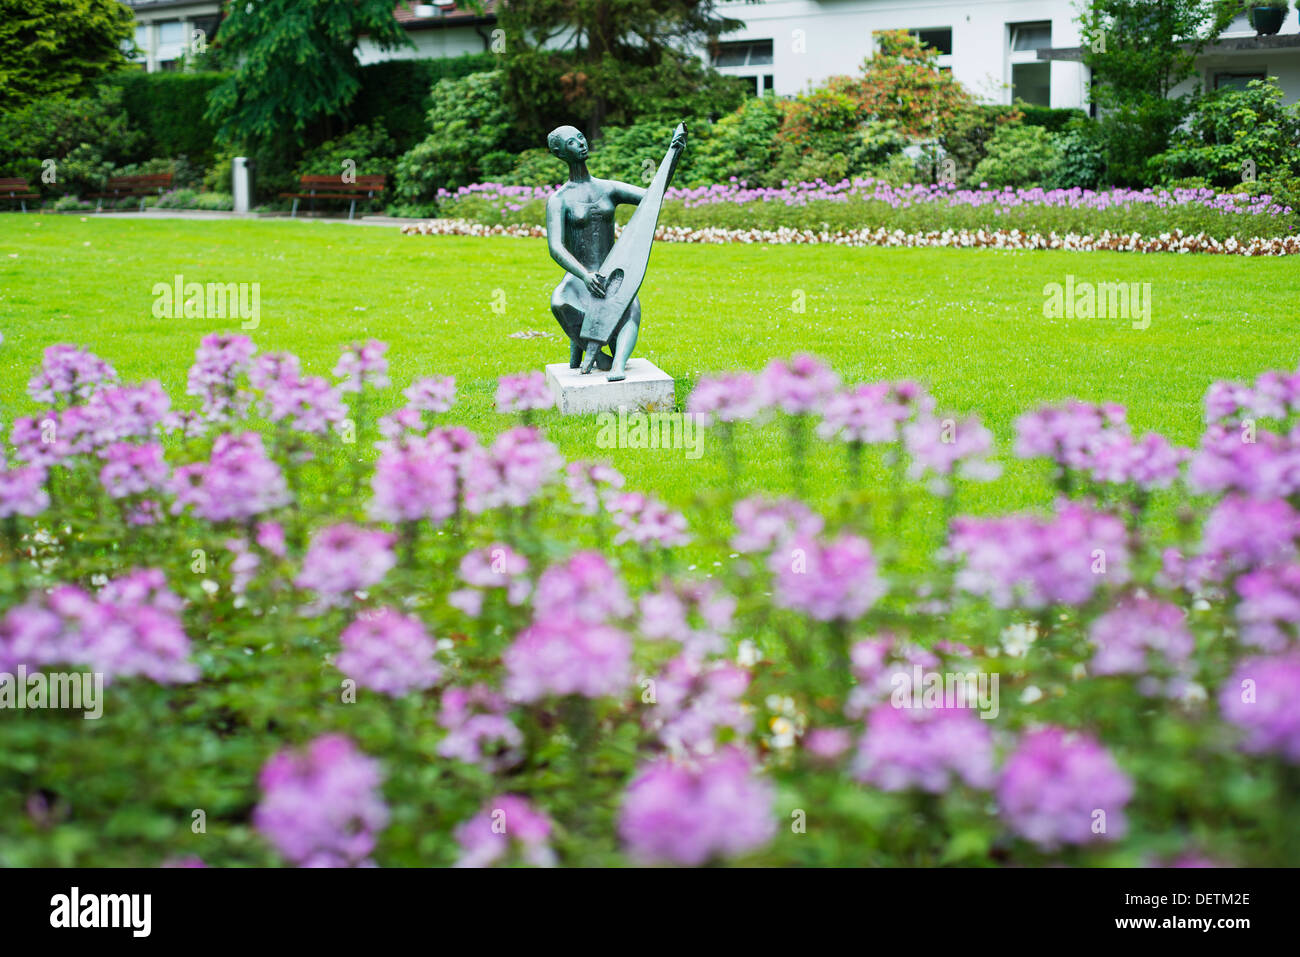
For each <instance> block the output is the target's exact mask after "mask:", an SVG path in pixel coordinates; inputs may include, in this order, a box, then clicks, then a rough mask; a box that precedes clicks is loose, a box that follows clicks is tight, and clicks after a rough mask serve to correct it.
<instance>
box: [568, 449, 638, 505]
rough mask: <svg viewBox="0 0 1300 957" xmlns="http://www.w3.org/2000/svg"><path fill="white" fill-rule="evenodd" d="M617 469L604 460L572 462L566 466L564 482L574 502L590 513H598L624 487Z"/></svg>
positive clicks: (622, 479)
mask: <svg viewBox="0 0 1300 957" xmlns="http://www.w3.org/2000/svg"><path fill="white" fill-rule="evenodd" d="M623 483H624V478H623V475H622V473H620V472H619V471H618V470H617V469H614V468H611V467H610V466H608V465H605V464H604V463H602V462H570V463H569V464H568V465H566V466H565V468H564V484H565V485H566V486H567V487H568V489H569V497H570V498H572V499H573V503H574V504H575V505H577V506H578V508H579V509H581V510H582V511H583V512H585V513H586V514H588V515H595V514H597V513H598V512H599V511H600V510H601V508H602V507H603V504H602V503H603V502H604V501H605V500H606V499H608V497H609V496H610V495H611V494H613V493H615V492H617V491H618V490H619V489H621V488H622V487H623Z"/></svg>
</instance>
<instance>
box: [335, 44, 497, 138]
mask: <svg viewBox="0 0 1300 957" xmlns="http://www.w3.org/2000/svg"><path fill="white" fill-rule="evenodd" d="M497 66H498V63H497V58H496V57H495V56H494V55H493V54H491V53H466V54H465V55H463V56H458V57H441V58H437V59H428V60H385V61H383V62H381V63H371V64H368V65H366V66H363V67H362V68H361V90H360V92H359V93H358V94H357V96H356V99H354V100H353V101H352V106H351V113H352V123H353V125H360V124H362V123H368V124H371V125H375V124H376V123H379V124H380V125H382V126H383V128H384V129H385V130H387V132H388V135H389V136H391V137H392V138H393V139H394V140H396V141H397V147H398V149H399V150H400V151H401V152H403V153H405V152H406V151H407V150H409V149H410V148H411V147H412V146H414V145H415V144H416V143H418V142H420V140H422V139H423V138H424V137H425V136H426V135H428V132H429V131H428V129H426V128H425V123H426V121H427V120H428V114H429V107H430V106H431V105H432V101H431V100H430V97H429V94H430V91H432V89H433V85H434V84H435V83H437V82H438V81H439V80H441V79H444V78H452V79H454V78H456V77H462V76H468V75H469V74H471V73H482V72H485V71H487V70H494V69H496V68H497ZM381 121H382V122H381Z"/></svg>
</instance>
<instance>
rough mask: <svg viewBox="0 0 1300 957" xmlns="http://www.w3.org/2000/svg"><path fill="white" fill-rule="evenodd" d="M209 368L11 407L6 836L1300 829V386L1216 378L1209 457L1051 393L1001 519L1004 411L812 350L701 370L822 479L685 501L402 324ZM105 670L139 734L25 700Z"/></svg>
mask: <svg viewBox="0 0 1300 957" xmlns="http://www.w3.org/2000/svg"><path fill="white" fill-rule="evenodd" d="M188 384H189V388H188V392H189V397H190V399H192V400H193V403H191V404H192V405H193V406H195V408H191V409H184V410H182V409H177V408H174V407H173V405H172V401H171V398H170V397H169V396H168V395H167V394H166V393H165V392H164V391H163V390H162V389H161V387H159V386H158V384H157V383H145V384H142V385H132V384H123V383H120V382H119V381H118V377H117V374H116V372H115V371H114V369H113V367H112V366H111V365H109V364H108V363H107V362H105V361H104V360H102V359H100V358H98V357H96V356H94V355H92V354H90V353H89V352H87V351H86V350H84V349H80V348H77V347H74V346H53V347H51V348H50V349H49V350H47V351H46V353H45V357H44V360H43V362H42V364H41V366H40V368H39V369H37V370H36V371H35V373H34V375H33V377H32V380H31V385H30V397H31V399H32V401H33V402H35V403H36V404H37V405H38V406H39V407H40V408H39V410H38V411H37V412H36V413H35V414H34V415H29V416H25V417H20V418H18V419H16V420H15V421H13V422H12V423H11V428H10V431H9V441H8V443H7V445H6V447H5V449H4V460H3V466H2V467H0V529H2V530H3V543H4V553H3V556H2V557H3V562H0V569H2V570H0V576H2V577H0V672H3V673H5V675H7V676H10V677H9V678H8V679H4V678H0V705H3V707H0V821H3V824H0V864H5V865H32V864H53V865H59V864H73V863H77V864H92V865H113V864H116V865H121V864H137V865H140V864H143V865H159V864H167V865H168V866H181V865H184V866H193V865H195V864H198V863H200V862H203V863H207V864H209V865H232V864H274V863H280V864H291V865H300V866H368V865H376V864H377V865H386V866H395V865H396V866H401V865H446V866H450V865H459V866H488V865H512V864H523V865H535V866H548V865H552V864H559V865H609V864H621V863H638V864H676V865H703V864H709V863H718V862H728V861H736V862H742V863H768V864H771V863H776V864H795V865H815V864H893V865H923V864H924V865H934V864H968V865H996V864H1045V863H1066V864H1087V865H1105V864H1127V865H1143V864H1156V863H1160V862H1166V861H1172V860H1180V859H1183V860H1198V861H1207V860H1208V861H1212V862H1215V863H1218V864H1222V865H1234V864H1287V863H1294V862H1295V861H1296V860H1297V855H1298V854H1300V813H1298V812H1300V787H1298V783H1300V695H1297V694H1296V689H1297V682H1300V646H1298V644H1297V639H1298V637H1300V562H1298V560H1297V550H1296V545H1297V539H1298V538H1300V511H1298V510H1300V425H1297V424H1296V420H1297V418H1298V415H1297V413H1300V373H1290V372H1268V373H1265V374H1263V375H1261V376H1260V377H1259V379H1258V380H1257V381H1256V382H1254V383H1228V382H1220V383H1216V384H1214V385H1213V386H1212V387H1211V388H1210V390H1209V392H1208V394H1207V396H1206V432H1205V435H1204V437H1203V439H1202V441H1201V443H1200V446H1199V447H1198V448H1194V449H1184V448H1178V447H1176V446H1174V445H1172V444H1171V443H1170V442H1169V441H1168V440H1166V439H1165V438H1164V437H1162V436H1159V435H1156V434H1146V435H1137V434H1135V433H1134V432H1133V431H1132V429H1131V428H1130V427H1129V425H1128V422H1127V417H1126V413H1125V410H1124V409H1122V408H1120V407H1117V406H1111V405H1107V406H1095V405H1090V404H1086V403H1082V402H1065V403H1060V404H1058V405H1054V406H1051V407H1048V408H1042V409H1035V410H1030V411H1027V412H1026V413H1025V414H1024V415H1023V416H1022V418H1021V419H1020V420H1019V421H1018V422H1017V424H1016V436H1015V441H1014V445H1013V446H1012V448H1011V449H1010V450H1009V451H1010V452H1012V453H1013V454H1014V455H1016V456H1018V457H1020V458H1023V459H1030V460H1035V461H1037V462H1038V463H1039V467H1041V468H1042V469H1043V470H1044V474H1045V475H1049V474H1050V481H1052V482H1054V483H1055V487H1056V490H1057V493H1058V494H1059V499H1058V500H1057V502H1056V504H1055V505H1054V506H1053V507H1052V508H1051V509H1050V510H1047V511H1045V512H1044V513H1042V514H1037V513H1035V514H1012V515H987V514H986V515H978V516H973V515H962V514H961V504H962V502H963V500H964V497H965V494H968V493H967V489H968V486H969V485H970V483H973V482H984V483H987V482H996V481H998V478H999V475H1000V468H999V462H998V460H997V451H998V450H997V447H996V442H995V440H994V437H993V435H992V434H991V433H990V432H989V430H987V429H986V428H985V427H984V426H983V425H982V424H981V423H980V422H979V421H978V420H977V419H976V418H975V417H972V416H956V415H951V414H948V413H946V412H945V411H944V410H942V409H940V408H938V407H937V406H936V403H935V401H934V399H933V398H932V397H931V396H930V395H929V394H928V393H927V392H926V390H925V389H924V388H922V387H921V386H919V385H917V384H915V383H911V382H882V383H845V382H843V381H842V380H841V378H840V377H839V376H838V375H837V374H836V373H835V372H834V371H833V370H831V369H830V368H829V367H827V366H826V365H824V364H823V363H821V362H820V361H818V360H817V359H815V358H813V357H810V356H806V355H803V356H795V357H793V358H791V359H789V360H776V361H773V362H772V363H771V364H770V365H769V366H768V367H767V368H766V369H764V370H762V371H761V372H759V373H757V374H753V373H745V372H739V373H731V374H724V375H719V376H717V377H713V378H706V379H703V380H701V381H700V382H699V383H697V385H696V387H695V389H694V392H693V393H692V395H691V397H690V399H689V402H688V404H687V408H688V411H690V412H692V413H695V414H699V415H700V416H701V417H703V418H704V419H706V420H707V421H708V422H709V423H710V424H709V428H710V429H711V430H713V436H714V438H715V440H716V441H718V442H719V443H720V446H721V448H722V451H723V453H724V455H725V458H724V459H723V461H725V463H726V464H727V466H728V467H729V468H730V469H731V470H732V473H733V474H732V478H733V480H734V482H733V484H732V487H733V488H734V487H736V486H737V485H738V484H739V483H740V481H741V480H742V479H743V476H744V466H745V463H744V462H743V461H742V459H741V454H740V449H739V443H738V442H737V441H736V439H737V431H738V430H740V429H773V430H780V431H782V432H784V437H783V440H784V442H785V443H786V445H787V447H788V456H789V461H790V466H791V483H790V488H787V489H770V490H767V492H766V493H765V494H762V495H748V496H745V497H739V496H738V495H737V494H736V493H733V492H730V491H724V492H712V491H708V490H701V491H699V492H698V493H697V495H696V497H695V499H694V501H695V503H696V504H695V505H694V506H693V507H692V508H690V509H688V510H687V511H685V512H681V511H677V510H674V509H673V508H671V507H669V506H668V505H666V504H665V503H664V502H662V501H660V500H659V499H658V498H656V497H655V495H654V494H653V490H632V489H627V488H625V487H624V485H625V483H624V481H623V478H622V476H620V475H619V474H618V473H617V472H616V471H615V470H614V469H612V468H611V467H609V466H608V465H605V464H601V463H595V462H581V461H579V462H568V463H566V462H565V461H564V459H563V457H562V456H561V454H560V453H559V451H558V450H557V449H556V447H555V446H554V445H553V444H552V443H551V442H550V441H548V439H547V438H546V435H545V433H544V431H543V430H542V425H541V423H544V422H545V421H546V420H547V417H548V416H550V415H552V414H553V413H551V412H549V411H548V409H547V406H548V405H549V398H548V395H547V392H546V390H545V387H544V383H542V382H541V381H540V377H537V376H533V375H521V376H507V377H505V378H503V379H502V380H501V382H500V385H499V390H498V393H497V407H498V411H499V414H500V415H501V416H502V422H503V425H505V426H506V428H504V430H503V431H501V432H500V434H498V435H497V436H496V437H495V438H493V439H491V440H489V439H487V438H481V437H479V436H477V435H475V434H474V433H473V432H470V431H469V430H467V429H465V428H463V427H461V426H458V425H455V424H454V423H453V421H452V417H453V416H454V415H455V390H456V385H455V382H454V381H453V380H452V379H450V378H430V379H422V380H419V381H417V382H415V383H413V384H411V385H409V386H408V387H406V388H405V389H404V391H403V393H402V395H403V396H404V399H405V404H403V405H401V406H399V407H398V408H396V409H391V405H392V401H393V396H392V395H391V394H389V393H390V392H391V393H395V392H396V390H397V388H400V387H402V384H401V383H398V384H396V386H395V385H394V384H392V383H391V382H390V379H389V374H388V362H387V357H386V347H385V346H384V344H383V343H380V342H375V341H370V342H365V343H357V344H355V345H354V346H351V347H349V348H348V349H347V350H345V352H344V355H343V357H342V358H341V359H340V361H339V363H338V366H337V368H335V370H334V380H333V381H331V380H329V379H326V378H323V377H308V376H305V375H304V372H303V370H302V369H301V365H300V363H299V362H298V361H297V359H296V358H294V357H293V356H289V355H285V354H271V355H259V354H258V352H257V350H256V347H255V345H254V343H253V342H252V341H250V340H249V339H247V338H244V337H240V336H229V335H213V336H209V337H207V338H205V339H204V340H203V341H202V343H201V345H200V347H199V350H198V356H197V361H196V362H195V364H194V366H193V368H192V369H191V371H190V375H189V378H188ZM381 413H383V414H382V415H381ZM813 456H817V457H819V458H825V457H828V456H832V457H842V459H841V460H842V461H843V462H844V480H843V487H842V489H841V491H840V493H839V495H838V497H837V498H836V501H835V503H833V505H832V506H830V507H826V508H823V509H821V510H820V511H819V510H817V509H814V508H812V507H810V505H809V504H807V503H805V502H803V501H801V500H800V499H799V497H798V494H797V492H795V493H794V494H792V493H791V489H796V490H797V489H798V488H799V479H800V476H801V475H802V473H803V470H804V468H805V465H806V463H807V462H808V461H809V460H810V458H811V457H813ZM882 475H883V476H885V480H884V481H883V483H881V484H880V485H879V487H876V486H875V480H874V479H872V478H871V476H882ZM905 523H915V525H916V528H919V529H921V531H917V532H915V534H913V535H912V536H911V537H912V538H913V539H915V538H916V536H917V535H919V536H920V537H921V540H923V541H925V542H926V544H925V547H924V549H923V552H922V554H920V555H919V556H918V555H917V554H915V553H914V552H915V549H910V550H909V549H905V548H903V547H901V541H902V538H903V536H902V534H901V533H902V529H903V527H904V524H905ZM925 529H929V531H925ZM927 536H928V538H927ZM706 559H707V561H706ZM697 569H710V571H708V572H707V573H706V572H703V571H699V570H697ZM79 669H90V670H93V671H95V672H97V673H99V674H102V675H103V676H104V678H105V681H106V684H107V687H106V690H105V697H104V700H103V702H102V704H103V714H102V717H100V718H98V719H97V720H83V716H82V714H80V713H78V712H77V711H76V710H74V709H48V708H46V709H43V708H39V707H27V708H24V709H19V708H17V707H16V705H15V703H14V701H15V699H14V698H13V693H14V690H15V685H14V683H13V682H14V680H15V679H14V677H13V676H16V675H18V674H20V673H22V672H23V671H24V670H25V672H27V673H29V674H36V675H49V676H51V680H52V676H54V675H55V674H57V673H60V672H66V671H70V670H71V671H77V670H79ZM6 681H7V683H6ZM6 695H9V697H6Z"/></svg>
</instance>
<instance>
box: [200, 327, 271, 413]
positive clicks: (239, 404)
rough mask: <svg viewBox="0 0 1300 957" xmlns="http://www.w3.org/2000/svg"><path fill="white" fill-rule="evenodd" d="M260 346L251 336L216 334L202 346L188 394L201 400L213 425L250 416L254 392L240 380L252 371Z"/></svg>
mask: <svg viewBox="0 0 1300 957" xmlns="http://www.w3.org/2000/svg"><path fill="white" fill-rule="evenodd" d="M256 351H257V347H256V346H255V345H253V340H252V339H249V338H248V336H236V335H224V334H218V333H213V334H212V335H208V336H204V337H203V339H202V341H201V342H200V343H199V348H198V351H197V353H196V355H195V359H194V365H192V366H190V374H189V384H188V386H187V388H186V394H187V395H192V396H196V397H198V399H199V400H200V402H201V403H202V414H203V417H204V419H206V420H207V421H209V422H230V421H234V420H236V419H242V418H243V417H244V416H245V415H246V414H247V413H248V407H249V404H250V402H251V400H252V396H251V394H250V393H248V392H247V391H245V390H244V389H242V388H241V387H240V380H241V379H242V378H243V376H244V375H246V374H247V373H248V372H249V371H250V370H251V368H252V362H253V353H255V352H256Z"/></svg>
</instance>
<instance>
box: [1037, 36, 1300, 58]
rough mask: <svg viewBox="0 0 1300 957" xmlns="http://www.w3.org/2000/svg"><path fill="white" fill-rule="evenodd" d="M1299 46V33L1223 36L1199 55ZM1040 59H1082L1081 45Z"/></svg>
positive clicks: (1047, 53)
mask: <svg viewBox="0 0 1300 957" xmlns="http://www.w3.org/2000/svg"><path fill="white" fill-rule="evenodd" d="M1297 48H1300V33H1284V34H1279V35H1275V36H1255V37H1224V38H1221V39H1219V40H1217V41H1216V42H1214V43H1211V44H1209V45H1208V46H1206V47H1205V48H1204V49H1203V50H1201V54H1200V55H1201V56H1207V55H1211V54H1216V53H1253V52H1255V51H1258V50H1288V51H1289V50H1294V49H1297ZM1038 59H1040V60H1082V59H1083V47H1052V48H1051V49H1042V50H1039V51H1038Z"/></svg>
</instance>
